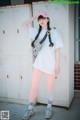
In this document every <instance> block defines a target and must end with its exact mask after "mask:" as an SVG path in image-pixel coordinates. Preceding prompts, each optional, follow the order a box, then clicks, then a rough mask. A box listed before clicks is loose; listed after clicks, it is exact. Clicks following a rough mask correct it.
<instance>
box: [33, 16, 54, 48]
mask: <svg viewBox="0 0 80 120" xmlns="http://www.w3.org/2000/svg"><path fill="white" fill-rule="evenodd" d="M40 19H45V17H43V16H42V15H40V16H39V17H38V21H39V20H40ZM47 19H49V18H47ZM41 30H42V26H41V25H39V30H38V33H37V35H36V36H35V39H34V40H33V42H32V43H31V46H32V47H34V42H35V41H36V40H37V39H38V37H39V35H40V32H41ZM50 30H51V28H50V19H49V21H48V22H47V32H46V34H45V36H44V37H43V39H42V40H41V42H40V44H42V43H43V42H44V41H45V39H46V37H47V35H48V38H49V43H50V44H49V46H50V47H53V46H54V43H53V42H52V40H51V32H50Z"/></svg>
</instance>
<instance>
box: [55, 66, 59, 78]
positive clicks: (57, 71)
mask: <svg viewBox="0 0 80 120" xmlns="http://www.w3.org/2000/svg"><path fill="white" fill-rule="evenodd" d="M59 72H60V66H59V65H56V66H55V74H56V76H57V75H58V74H59Z"/></svg>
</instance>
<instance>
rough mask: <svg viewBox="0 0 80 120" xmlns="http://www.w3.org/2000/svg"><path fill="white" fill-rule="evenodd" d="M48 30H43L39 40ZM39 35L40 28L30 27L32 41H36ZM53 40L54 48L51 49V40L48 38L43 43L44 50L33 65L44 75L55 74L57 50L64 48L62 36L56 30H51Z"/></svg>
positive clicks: (42, 49)
mask: <svg viewBox="0 0 80 120" xmlns="http://www.w3.org/2000/svg"><path fill="white" fill-rule="evenodd" d="M46 31H47V30H46V29H42V31H41V33H40V35H39V38H38V39H39V40H40V39H41V40H42V38H43V37H44V35H45V33H46ZM37 33H38V28H34V27H30V26H29V36H30V38H31V39H33V40H34V39H35V36H36V34H37ZM51 40H52V42H53V43H54V46H53V47H49V44H50V43H49V38H48V36H47V38H46V40H45V41H44V42H43V43H42V48H41V50H40V52H39V54H38V56H37V57H36V59H35V62H34V63H33V67H34V68H37V69H39V70H41V71H42V72H44V73H49V74H55V73H54V69H55V62H56V61H55V49H57V48H61V47H63V42H62V39H61V36H60V34H59V33H58V31H57V30H56V29H54V28H53V29H51Z"/></svg>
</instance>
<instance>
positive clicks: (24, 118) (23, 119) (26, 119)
mask: <svg viewBox="0 0 80 120" xmlns="http://www.w3.org/2000/svg"><path fill="white" fill-rule="evenodd" d="M34 113H35V112H33V113H32V114H30V116H28V117H27V118H26V117H23V118H22V120H28V119H29V118H30V117H31V116H33V115H34Z"/></svg>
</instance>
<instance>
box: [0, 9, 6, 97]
mask: <svg viewBox="0 0 80 120" xmlns="http://www.w3.org/2000/svg"><path fill="white" fill-rule="evenodd" d="M3 14H4V11H3V9H0V97H5V96H6V85H5V84H6V81H5V78H4V56H3V54H2V52H3V50H2V48H3Z"/></svg>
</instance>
